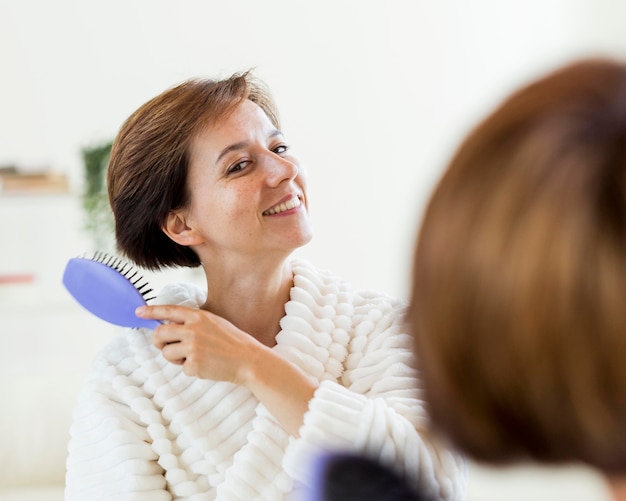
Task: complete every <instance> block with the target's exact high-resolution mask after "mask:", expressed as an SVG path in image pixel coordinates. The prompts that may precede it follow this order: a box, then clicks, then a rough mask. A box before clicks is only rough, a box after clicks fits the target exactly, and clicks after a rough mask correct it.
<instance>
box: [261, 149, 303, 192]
mask: <svg viewBox="0 0 626 501" xmlns="http://www.w3.org/2000/svg"><path fill="white" fill-rule="evenodd" d="M266 170H267V183H268V184H269V185H270V186H278V185H279V184H280V183H282V182H283V181H291V180H292V179H295V177H296V176H297V175H298V170H299V169H298V164H297V163H296V162H295V161H294V159H293V158H285V157H281V156H279V155H276V154H273V155H272V156H271V158H268V159H267V161H266Z"/></svg>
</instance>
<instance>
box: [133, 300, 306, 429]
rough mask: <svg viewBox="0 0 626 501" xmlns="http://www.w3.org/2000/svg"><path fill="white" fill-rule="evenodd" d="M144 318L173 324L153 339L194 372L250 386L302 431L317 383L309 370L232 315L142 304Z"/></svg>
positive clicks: (283, 420) (274, 411)
mask: <svg viewBox="0 0 626 501" xmlns="http://www.w3.org/2000/svg"><path fill="white" fill-rule="evenodd" d="M137 315H138V316H140V317H142V318H151V319H157V320H165V321H167V322H168V323H165V324H163V325H160V326H158V327H157V328H156V329H155V330H154V334H153V338H152V343H153V344H154V345H155V346H156V347H157V348H158V349H160V350H161V352H162V353H163V356H164V357H165V359H166V360H168V361H169V362H172V363H174V364H179V365H182V366H183V371H184V373H185V374H187V375H188V376H195V377H199V378H203V379H213V380H215V381H228V382H232V383H236V384H240V385H242V386H246V387H247V388H248V389H249V390H250V391H252V393H254V395H255V396H256V397H257V398H258V399H259V401H261V402H262V403H263V404H264V405H265V407H266V408H267V409H268V410H269V411H270V412H271V413H272V414H273V415H274V417H275V418H276V419H278V421H279V422H280V423H281V424H282V426H283V428H285V430H286V431H287V432H289V433H291V434H293V435H297V433H298V429H299V427H300V426H301V425H302V422H303V419H304V414H305V412H306V411H307V409H308V404H309V400H310V399H311V398H312V397H313V393H314V392H315V389H316V388H317V383H315V382H314V381H313V380H312V379H311V378H310V377H309V376H308V375H307V374H305V373H304V372H302V371H301V370H300V369H299V368H298V367H296V366H295V365H294V364H292V363H291V362H289V361H288V360H286V359H284V358H283V357H281V356H280V355H279V354H278V353H276V352H275V351H274V350H272V349H270V348H268V347H267V346H265V345H263V344H262V343H260V342H259V341H257V340H256V339H255V338H254V337H252V336H251V335H249V334H248V333H246V332H244V331H242V330H240V329H238V328H237V327H236V326H235V325H233V324H232V323H230V322H229V321H227V320H226V319H224V318H222V317H220V316H218V315H215V314H213V313H210V312H208V311H205V310H198V309H194V308H187V307H185V306H174V305H163V306H142V307H140V308H138V309H137Z"/></svg>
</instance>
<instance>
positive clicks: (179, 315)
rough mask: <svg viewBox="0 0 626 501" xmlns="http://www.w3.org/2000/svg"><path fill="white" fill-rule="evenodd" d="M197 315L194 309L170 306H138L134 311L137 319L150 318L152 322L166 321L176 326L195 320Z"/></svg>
mask: <svg viewBox="0 0 626 501" xmlns="http://www.w3.org/2000/svg"><path fill="white" fill-rule="evenodd" d="M198 313H199V312H198V310H196V309H193V308H187V307H186V306H177V305H172V304H164V305H157V306H140V307H139V308H137V309H136V310H135V315H137V316H138V317H141V318H150V319H154V320H166V321H168V322H173V323H176V324H184V323H185V322H186V321H189V320H190V319H192V318H195V317H196V316H197V315H198Z"/></svg>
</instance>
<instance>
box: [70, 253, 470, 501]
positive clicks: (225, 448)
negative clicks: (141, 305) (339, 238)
mask: <svg viewBox="0 0 626 501" xmlns="http://www.w3.org/2000/svg"><path fill="white" fill-rule="evenodd" d="M293 271H294V286H293V288H292V289H291V293H290V294H291V295H290V301H289V302H287V304H286V305H285V316H284V317H283V318H282V320H281V323H280V326H281V332H280V333H279V334H278V336H277V338H276V342H277V344H276V346H275V347H274V348H273V349H274V350H276V351H278V352H279V353H280V354H281V355H282V356H283V357H285V358H287V359H288V360H290V361H291V362H292V363H294V364H296V365H297V366H299V367H301V368H302V369H303V370H304V371H305V372H307V373H308V374H310V375H312V376H314V377H315V378H316V379H317V380H318V381H319V382H320V386H319V388H318V389H317V390H316V392H315V394H314V397H313V399H312V400H311V402H310V404H309V410H308V411H307V413H306V414H305V419H304V424H303V426H302V427H301V429H300V437H299V438H294V437H292V436H289V435H288V434H287V433H286V432H285V431H284V430H283V429H282V427H281V426H280V425H279V424H278V422H277V421H276V420H275V419H274V418H273V416H272V415H271V414H270V413H269V412H268V411H267V410H266V409H265V407H264V406H263V405H262V404H260V403H259V401H258V400H257V399H256V397H254V396H253V395H252V393H251V392H250V391H248V390H247V389H246V388H244V387H240V386H236V385H234V384H232V383H226V382H216V381H211V380H203V379H197V378H194V377H188V376H186V375H185V374H184V373H183V372H182V368H181V367H180V366H178V365H174V364H170V363H168V362H167V361H166V360H165V359H164V358H163V357H162V355H161V353H160V351H159V350H157V349H156V348H155V347H153V346H152V344H151V331H149V330H145V329H140V330H132V329H129V330H126V331H124V332H123V333H122V334H120V336H119V337H117V338H116V339H115V340H114V341H113V342H112V343H111V344H110V345H109V346H107V347H106V348H105V349H104V350H103V351H102V352H101V354H100V355H99V356H98V357H97V359H96V360H95V362H94V367H93V371H92V374H91V375H90V377H89V378H88V380H87V383H86V387H85V389H84V391H83V392H82V393H81V395H80V397H79V401H78V405H77V408H76V411H75V414H74V422H73V425H72V428H71V440H70V444H69V457H68V462H67V475H66V484H67V485H66V499H67V500H86V499H88V500H90V501H91V500H96V499H115V500H125V499H129V500H130V499H132V500H161V499H164V500H169V499H179V498H181V499H202V500H211V499H217V500H220V501H230V500H256V499H259V500H271V501H276V500H282V499H297V497H298V496H297V494H296V493H298V492H302V491H306V489H307V485H308V483H309V481H310V480H309V479H310V472H311V471H312V461H313V459H314V458H315V457H317V456H318V455H319V454H321V453H324V452H328V451H336V450H337V451H353V452H358V453H361V454H364V455H367V456H370V457H373V458H376V459H379V460H381V461H382V462H384V463H386V464H388V465H389V466H391V467H392V468H394V469H395V470H397V471H398V472H399V473H402V474H404V475H406V476H407V477H408V478H409V481H410V482H411V483H412V484H413V485H415V486H419V489H420V490H421V491H422V492H425V493H427V494H431V495H436V496H437V497H440V498H441V499H445V500H458V499H463V498H464V496H465V475H466V474H465V465H464V463H463V461H462V460H460V459H459V458H458V457H456V456H454V455H453V454H451V453H450V452H449V451H447V450H446V449H444V448H443V447H440V446H437V445H436V444H434V443H433V441H432V439H431V438H430V437H429V436H428V434H427V432H426V431H425V429H424V423H425V416H424V412H423V408H422V405H421V401H420V399H419V394H418V380H417V373H416V370H415V368H414V367H413V362H412V360H413V358H412V350H411V337H410V336H409V335H408V334H407V333H406V332H405V331H404V330H403V312H404V305H403V304H402V303H401V302H399V301H397V300H395V299H391V298H389V297H386V296H384V295H382V294H380V293H372V292H357V291H353V290H352V289H351V288H350V286H349V284H347V283H346V282H344V281H341V280H339V279H338V278H336V277H334V276H333V275H331V274H330V273H328V272H325V271H321V270H318V269H316V268H313V267H312V266H311V265H310V264H308V263H307V262H305V261H302V260H294V262H293ZM203 300H204V294H203V293H202V292H201V291H200V290H199V289H197V288H195V287H193V286H189V285H180V284H176V285H170V286H168V287H166V288H165V289H164V291H163V292H162V293H161V294H160V295H159V298H158V301H157V302H158V303H163V304H166V303H169V304H181V305H185V306H191V307H198V305H200V304H202V303H203Z"/></svg>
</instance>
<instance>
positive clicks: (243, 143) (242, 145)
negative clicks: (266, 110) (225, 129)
mask: <svg viewBox="0 0 626 501" xmlns="http://www.w3.org/2000/svg"><path fill="white" fill-rule="evenodd" d="M282 135H283V133H282V132H281V131H279V130H278V129H274V130H272V132H271V133H270V134H269V135H268V138H270V139H272V138H274V137H276V136H282ZM248 144H249V143H248V142H247V141H239V142H238V143H233V144H231V145H229V146H226V148H224V149H223V150H222V151H220V154H219V155H218V156H217V160H216V163H217V162H219V161H220V158H222V157H223V156H224V155H226V154H227V153H230V152H231V151H236V150H242V149H244V148H246V147H247V146H248Z"/></svg>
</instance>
